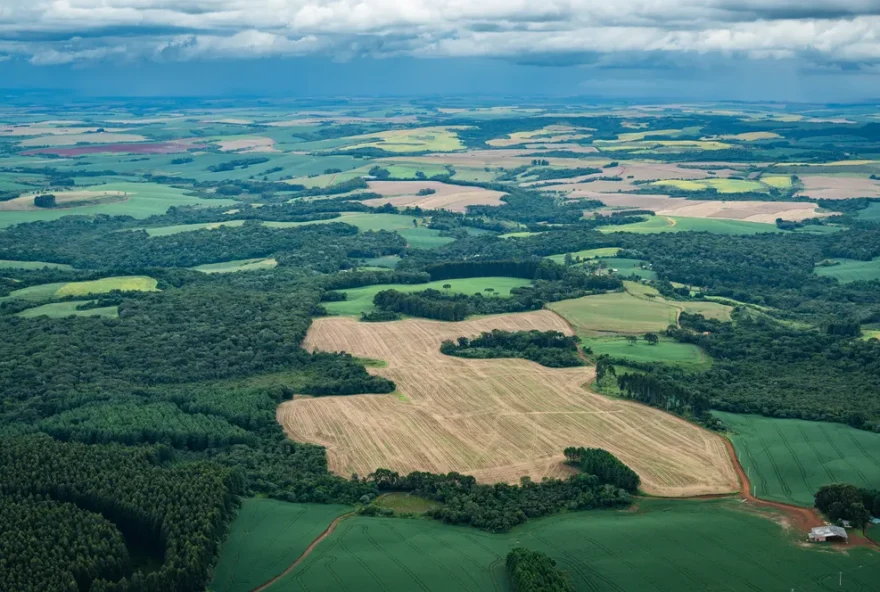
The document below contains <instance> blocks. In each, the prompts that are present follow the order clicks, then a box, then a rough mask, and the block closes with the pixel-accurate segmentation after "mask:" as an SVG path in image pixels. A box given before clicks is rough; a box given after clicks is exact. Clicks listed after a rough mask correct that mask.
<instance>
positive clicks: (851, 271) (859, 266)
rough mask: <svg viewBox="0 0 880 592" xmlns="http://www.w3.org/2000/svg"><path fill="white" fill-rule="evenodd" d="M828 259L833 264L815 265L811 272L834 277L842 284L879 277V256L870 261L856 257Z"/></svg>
mask: <svg viewBox="0 0 880 592" xmlns="http://www.w3.org/2000/svg"><path fill="white" fill-rule="evenodd" d="M830 261H832V262H834V263H835V265H817V266H816V267H815V268H814V269H813V272H814V273H815V274H816V275H821V276H823V277H830V278H834V279H836V280H837V281H839V282H840V283H842V284H848V283H849V282H868V281H871V280H877V279H880V257H874V258H873V259H872V260H870V261H858V260H856V259H830Z"/></svg>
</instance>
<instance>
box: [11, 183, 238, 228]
mask: <svg viewBox="0 0 880 592" xmlns="http://www.w3.org/2000/svg"><path fill="white" fill-rule="evenodd" d="M89 190H92V191H99V192H101V193H107V194H110V193H121V194H123V197H122V198H121V199H115V200H114V201H111V202H107V203H98V204H92V205H79V206H73V207H69V208H63V207H62V208H48V209H39V210H25V211H4V212H2V213H0V228H4V227H7V226H12V225H13V224H19V223H22V222H37V221H45V220H57V219H58V218H62V217H64V216H71V215H77V216H93V215H96V214H106V215H108V216H131V217H133V218H148V217H150V216H153V215H158V214H164V213H165V211H166V210H167V209H168V208H170V207H171V206H195V205H202V206H214V207H217V206H225V205H230V204H234V203H235V202H234V201H232V200H228V199H211V200H205V199H200V198H198V197H194V196H191V195H188V194H187V191H186V190H185V189H178V188H176V187H171V186H169V185H160V184H158V183H116V182H114V183H106V184H104V185H100V186H93V187H90V188H89Z"/></svg>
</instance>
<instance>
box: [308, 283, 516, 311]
mask: <svg viewBox="0 0 880 592" xmlns="http://www.w3.org/2000/svg"><path fill="white" fill-rule="evenodd" d="M530 283H531V282H529V281H528V280H521V279H519V278H508V277H476V278H466V279H460V280H440V281H437V282H428V283H426V284H376V285H374V286H364V287H363V288H352V289H350V290H340V292H345V293H346V294H348V300H343V301H341V302H325V303H323V304H324V307H325V308H326V309H327V312H329V313H330V314H335V315H359V314H361V313H362V312H370V311H371V310H373V297H374V296H375V295H376V294H377V293H379V292H381V291H382V290H397V291H398V292H421V291H422V290H428V289H431V290H440V291H441V292H446V291H448V292H449V293H450V294H474V293H476V292H482V293H483V295H485V296H488V295H489V293H488V292H486V291H485V290H486V288H492V289H494V290H495V292H494V294H497V295H498V296H499V297H504V296H510V290H511V289H512V288H519V287H521V286H528V285H529V284H530ZM446 284H449V285H450V286H451V288H449V290H446V289H444V288H443V286H445V285H446Z"/></svg>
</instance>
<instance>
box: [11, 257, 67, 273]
mask: <svg viewBox="0 0 880 592" xmlns="http://www.w3.org/2000/svg"><path fill="white" fill-rule="evenodd" d="M46 267H48V268H50V269H64V270H68V271H69V270H71V269H73V267H72V266H70V265H65V264H64V263H46V262H45V261H12V260H10V259H0V269H44V268H46Z"/></svg>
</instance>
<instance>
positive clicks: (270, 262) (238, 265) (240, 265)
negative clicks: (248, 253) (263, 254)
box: [190, 258, 278, 273]
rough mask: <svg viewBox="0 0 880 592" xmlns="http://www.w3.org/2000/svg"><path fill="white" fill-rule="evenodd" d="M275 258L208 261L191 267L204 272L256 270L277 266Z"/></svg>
mask: <svg viewBox="0 0 880 592" xmlns="http://www.w3.org/2000/svg"><path fill="white" fill-rule="evenodd" d="M277 265H278V262H277V261H276V260H275V259H271V258H269V259H238V260H236V261H224V262H223V263H206V264H205V265H197V266H196V267H191V268H190V269H195V270H196V271H201V272H203V273H232V272H235V271H255V270H259V269H272V268H273V267H275V266H277Z"/></svg>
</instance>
